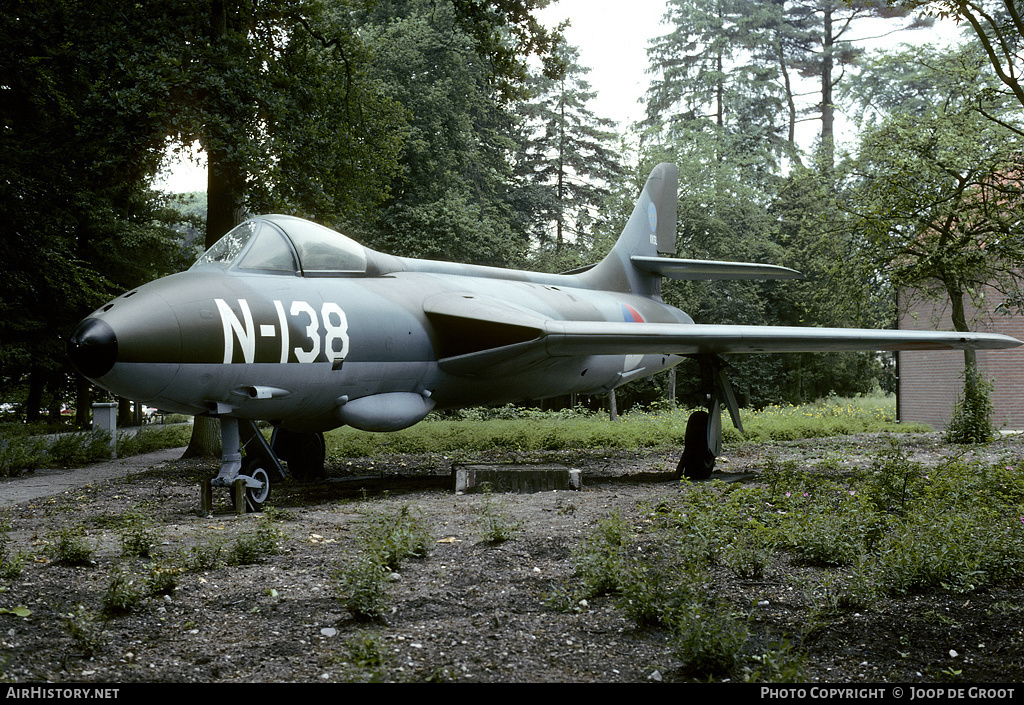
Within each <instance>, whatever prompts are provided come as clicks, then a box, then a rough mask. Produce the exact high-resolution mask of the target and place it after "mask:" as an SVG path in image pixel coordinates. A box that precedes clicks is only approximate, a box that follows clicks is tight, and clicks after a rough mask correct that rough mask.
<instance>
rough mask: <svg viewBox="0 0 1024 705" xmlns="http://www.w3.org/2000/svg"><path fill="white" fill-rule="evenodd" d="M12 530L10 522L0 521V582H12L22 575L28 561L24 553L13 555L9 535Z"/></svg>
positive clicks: (4, 519)
mask: <svg viewBox="0 0 1024 705" xmlns="http://www.w3.org/2000/svg"><path fill="white" fill-rule="evenodd" d="M10 530H11V523H10V521H9V520H7V519H6V518H3V519H0V580H11V579H13V578H16V577H18V576H19V575H21V571H22V568H24V566H25V561H26V560H27V556H26V555H25V554H24V553H21V552H18V553H14V554H12V553H11V550H10V537H9V536H8V535H7V534H8V532H9V531H10Z"/></svg>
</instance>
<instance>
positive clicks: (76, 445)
mask: <svg viewBox="0 0 1024 705" xmlns="http://www.w3.org/2000/svg"><path fill="white" fill-rule="evenodd" d="M112 452H113V449H112V448H111V445H110V434H109V433H107V432H106V431H88V432H82V433H65V434H61V435H59V436H57V437H56V438H55V439H54V440H53V441H52V442H51V443H50V444H49V447H48V448H47V460H48V462H49V463H51V464H52V465H53V466H54V467H62V468H74V467H80V466H82V465H87V464H89V463H94V462H96V461H99V460H107V459H109V458H110V456H111V454H112Z"/></svg>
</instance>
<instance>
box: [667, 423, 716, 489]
mask: <svg viewBox="0 0 1024 705" xmlns="http://www.w3.org/2000/svg"><path fill="white" fill-rule="evenodd" d="M710 421H711V416H710V415H709V414H708V412H706V411H695V412H693V413H692V414H690V418H689V419H687V420H686V436H685V438H684V439H683V455H682V457H681V458H680V459H679V465H678V466H677V468H676V471H677V473H678V475H679V476H680V477H686V478H688V479H690V480H706V479H708V478H709V477H711V472H712V471H713V470H714V469H715V455H714V453H712V452H711V449H710V448H708V424H709V423H710Z"/></svg>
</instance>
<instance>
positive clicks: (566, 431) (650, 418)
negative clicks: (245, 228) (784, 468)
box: [325, 396, 927, 458]
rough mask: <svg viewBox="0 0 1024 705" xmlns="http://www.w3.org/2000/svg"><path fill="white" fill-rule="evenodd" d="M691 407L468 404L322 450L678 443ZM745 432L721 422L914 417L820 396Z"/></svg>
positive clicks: (833, 431) (772, 412) (773, 435)
mask: <svg viewBox="0 0 1024 705" xmlns="http://www.w3.org/2000/svg"><path fill="white" fill-rule="evenodd" d="M688 416H689V410H687V409H676V410H668V409H665V410H661V411H657V412H653V411H652V412H644V411H634V412H631V413H628V414H623V415H621V416H620V417H619V420H618V421H617V422H613V421H610V420H609V419H608V417H607V416H605V415H604V414H597V413H593V412H589V411H586V410H582V409H567V410H564V411H558V412H545V411H536V410H532V409H519V408H516V407H512V406H506V407H501V408H498V409H468V410H464V411H461V412H458V413H457V414H456V415H455V417H456V418H450V417H443V416H437V415H435V416H430V417H428V418H427V419H426V420H425V421H423V422H420V423H419V424H417V425H416V426H413V427H412V428H408V429H405V430H403V431H397V432H395V433H387V434H368V433H364V432H361V431H356V430H354V429H351V428H339V429H336V430H334V431H330V432H329V433H327V434H326V436H325V441H326V444H327V453H328V457H333V458H354V457H373V456H375V455H380V454H386V453H443V454H450V455H455V456H457V457H464V456H465V455H466V454H470V453H476V452H485V451H488V450H490V449H493V448H509V449H512V450H517V451H551V450H561V449H566V448H572V449H579V448H593V449H597V448H624V449H625V448H658V447H678V446H679V445H681V444H682V442H683V439H684V437H685V435H686V420H687V418H688ZM743 424H744V428H745V430H746V434H745V435H744V436H741V435H740V433H739V431H737V430H736V429H735V428H733V427H732V425H731V424H730V423H729V422H728V421H725V422H724V424H723V433H724V434H725V440H726V442H739V441H742V440H750V441H761V440H793V439H797V438H823V437H828V436H837V435H844V434H850V433H877V432H880V431H887V432H893V433H909V432H918V431H922V430H926V429H927V427H925V426H922V425H919V424H897V423H896V419H895V406H894V405H893V401H892V398H890V397H881V396H871V397H860V398H857V399H835V398H832V399H826V400H822V401H820V402H817V403H814V404H807V405H803V406H791V405H787V406H769V407H766V408H764V409H762V410H760V411H756V412H754V411H751V412H744V418H743Z"/></svg>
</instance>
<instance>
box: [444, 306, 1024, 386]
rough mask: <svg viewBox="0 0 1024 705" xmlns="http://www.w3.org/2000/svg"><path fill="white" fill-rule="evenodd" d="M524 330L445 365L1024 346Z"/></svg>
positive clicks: (471, 372)
mask: <svg viewBox="0 0 1024 705" xmlns="http://www.w3.org/2000/svg"><path fill="white" fill-rule="evenodd" d="M488 325H489V326H493V325H494V322H493V321H489V322H488ZM516 332H517V334H518V335H519V336H521V337H520V338H519V339H518V340H514V341H511V340H510V341H509V343H508V344H505V345H498V346H495V347H488V348H487V349H480V350H474V351H469V352H463V353H462V354H456V355H451V356H447V357H443V358H442V359H441V360H440V361H439V362H440V365H441V367H442V368H443V369H445V370H447V371H448V372H451V373H453V374H457V375H463V376H471V377H475V376H481V375H504V374H512V373H515V372H519V371H523V370H525V369H528V368H530V367H534V366H536V365H538V364H542V363H543V362H544V361H545V360H549V359H551V358H559V357H583V356H588V355H641V354H659V355H665V354H671V355H719V354H725V353H795V352H844V351H845V352H873V351H879V352H881V351H898V350H1002V349H1007V348H1014V347H1017V346H1020V345H1022V343H1021V341H1019V340H1017V339H1016V338H1011V337H1009V336H1006V335H999V334H995V333H973V332H971V333H960V332H943V331H908V330H869V329H857V328H801V327H785V326H735V325H700V324H683V323H607V322H601V321H557V320H546V321H544V322H543V323H541V324H539V325H535V326H516Z"/></svg>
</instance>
